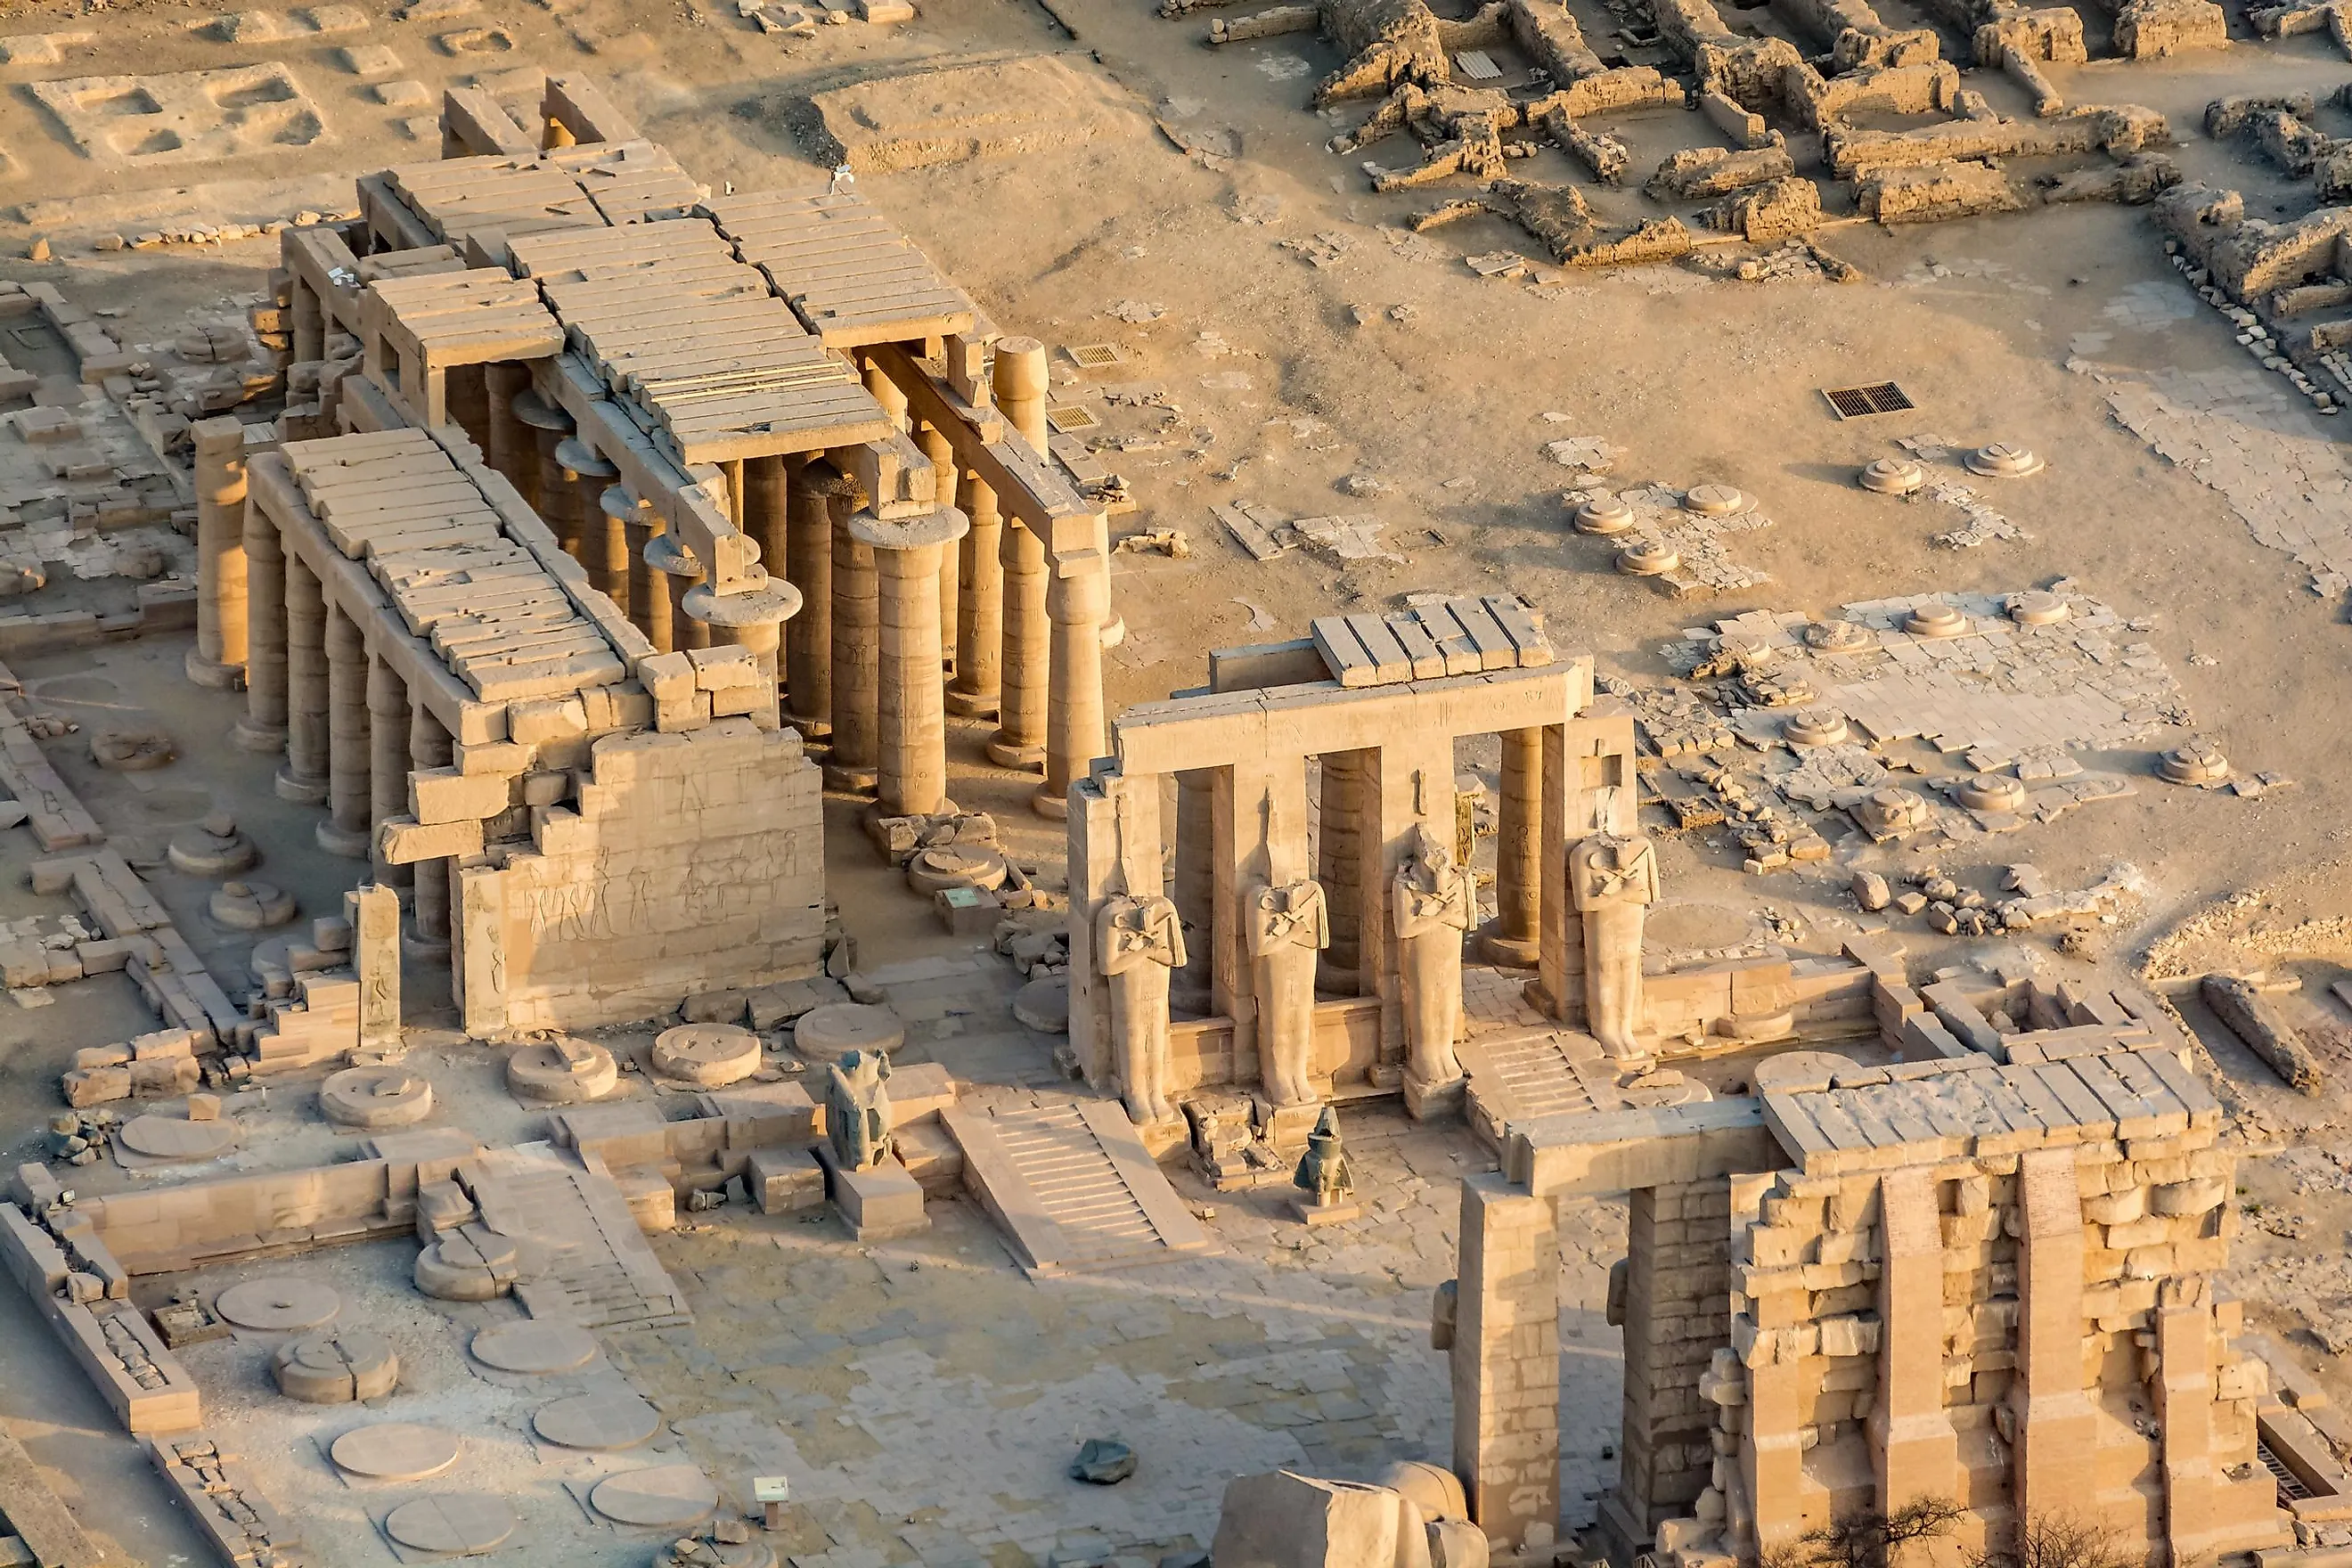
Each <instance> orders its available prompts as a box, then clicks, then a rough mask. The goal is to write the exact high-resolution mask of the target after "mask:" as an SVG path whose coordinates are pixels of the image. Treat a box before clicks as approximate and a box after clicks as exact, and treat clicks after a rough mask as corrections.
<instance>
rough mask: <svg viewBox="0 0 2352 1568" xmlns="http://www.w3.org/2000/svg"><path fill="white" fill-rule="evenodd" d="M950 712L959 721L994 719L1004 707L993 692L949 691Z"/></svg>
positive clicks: (951, 688) (952, 689)
mask: <svg viewBox="0 0 2352 1568" xmlns="http://www.w3.org/2000/svg"><path fill="white" fill-rule="evenodd" d="M947 703H948V711H949V712H950V713H952V714H954V715H955V716H956V717H957V718H959V719H993V718H995V717H996V714H997V710H998V709H999V708H1001V707H1002V706H1003V704H1002V703H1000V702H999V701H998V700H997V697H996V693H995V692H993V691H971V692H964V691H958V690H956V689H954V688H953V687H950V688H949V689H948V693H947Z"/></svg>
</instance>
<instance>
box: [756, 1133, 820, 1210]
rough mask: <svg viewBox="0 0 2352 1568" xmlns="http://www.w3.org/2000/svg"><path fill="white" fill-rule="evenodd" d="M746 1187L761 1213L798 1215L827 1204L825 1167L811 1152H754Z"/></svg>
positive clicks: (791, 1150) (796, 1150)
mask: <svg viewBox="0 0 2352 1568" xmlns="http://www.w3.org/2000/svg"><path fill="white" fill-rule="evenodd" d="M743 1184H744V1185H745V1186H746V1187H748V1188H750V1189H751V1202H752V1205H754V1206H755V1207H757V1208H758V1209H759V1211H760V1212H761V1214H798V1213H800V1212H802V1211H803V1210H805V1209H813V1208H816V1207H818V1206H820V1205H823V1204H824V1186H825V1182H824V1166H822V1165H820V1164H818V1163H816V1159H815V1157H814V1154H813V1153H812V1152H810V1151H809V1150H807V1149H804V1148H803V1149H754V1150H752V1151H751V1161H750V1163H747V1164H746V1165H745V1166H744V1167H743Z"/></svg>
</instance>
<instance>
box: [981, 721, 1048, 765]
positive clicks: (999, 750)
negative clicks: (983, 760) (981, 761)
mask: <svg viewBox="0 0 2352 1568" xmlns="http://www.w3.org/2000/svg"><path fill="white" fill-rule="evenodd" d="M988 760H989V761H990V762H992V763H995V764H996V765H997V766H998V767H1000V768H1042V767H1044V766H1045V747H1044V746H1043V745H1029V744H1026V743H1024V742H1018V741H1009V740H1007V739H1005V737H1004V731H1002V730H999V731H997V732H996V734H995V736H994V737H993V738H992V739H991V740H990V741H989V742H988Z"/></svg>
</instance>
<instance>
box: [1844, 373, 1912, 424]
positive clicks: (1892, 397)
mask: <svg viewBox="0 0 2352 1568" xmlns="http://www.w3.org/2000/svg"><path fill="white" fill-rule="evenodd" d="M1822 396H1823V397H1826V398H1828V399H1829V400H1830V407H1831V408H1832V409H1833V410H1834V411H1835V412H1836V414H1837V416H1838V417H1839V418H1841V419H1866V418H1868V417H1869V416H1872V415H1874V414H1900V413H1902V412H1903V411H1904V410H1905V409H1906V408H1916V407H1917V406H1918V405H1917V404H1916V403H1914V402H1912V401H1911V397H1910V395H1909V394H1908V393H1906V392H1905V391H1904V390H1903V389H1902V388H1901V387H1899V386H1897V385H1895V383H1893V382H1891V381H1881V382H1874V383H1873V384H1870V385H1868V386H1832V387H1825V388H1823V389H1822Z"/></svg>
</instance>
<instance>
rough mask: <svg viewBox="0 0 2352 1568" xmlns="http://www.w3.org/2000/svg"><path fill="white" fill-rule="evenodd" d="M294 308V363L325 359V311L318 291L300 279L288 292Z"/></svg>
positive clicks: (296, 280)
mask: <svg viewBox="0 0 2352 1568" xmlns="http://www.w3.org/2000/svg"><path fill="white" fill-rule="evenodd" d="M288 292H289V295H291V297H292V300H293V308H294V363H297V364H307V363H312V362H314V361H317V360H322V359H325V358H326V357H327V311H326V305H325V302H324V301H323V300H320V298H319V294H318V290H316V289H312V288H311V287H310V285H309V284H308V283H305V282H303V281H302V279H299V278H297V279H294V282H293V287H292V288H291V289H289V290H288Z"/></svg>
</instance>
